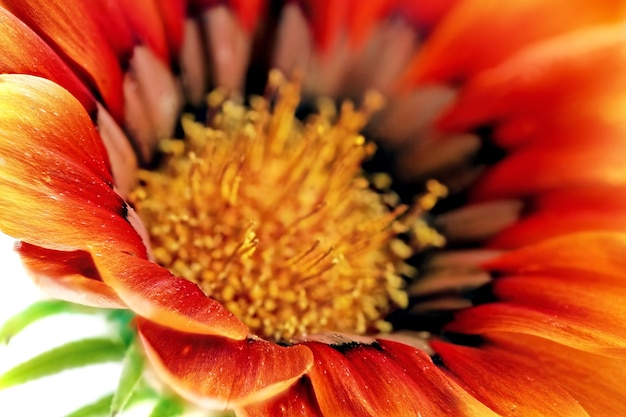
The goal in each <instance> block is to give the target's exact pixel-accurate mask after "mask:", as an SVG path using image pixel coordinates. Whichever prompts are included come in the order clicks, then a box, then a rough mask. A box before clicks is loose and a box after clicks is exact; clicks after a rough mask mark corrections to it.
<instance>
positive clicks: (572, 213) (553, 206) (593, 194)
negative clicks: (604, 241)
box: [487, 186, 626, 249]
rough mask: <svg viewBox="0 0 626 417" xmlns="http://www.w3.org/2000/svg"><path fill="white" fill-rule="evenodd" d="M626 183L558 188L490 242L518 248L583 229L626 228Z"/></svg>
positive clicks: (531, 205) (619, 229) (492, 245)
mask: <svg viewBox="0 0 626 417" xmlns="http://www.w3.org/2000/svg"><path fill="white" fill-rule="evenodd" d="M623 191H624V190H623V187H610V186H607V187H593V188H574V189H569V188H568V189H564V190H554V191H551V192H549V193H547V194H544V195H540V196H538V197H537V198H535V199H533V200H532V201H531V203H530V204H529V206H530V210H532V211H531V213H529V214H528V215H527V216H526V217H524V218H522V219H521V220H519V221H518V222H516V223H515V224H514V225H512V226H510V227H508V228H507V229H505V230H504V231H502V232H501V233H499V234H498V235H497V236H496V237H495V238H493V239H491V240H490V241H489V243H488V244H487V246H489V247H491V248H498V249H502V248H515V247H521V246H528V245H530V244H532V243H536V242H539V241H541V240H543V239H546V238H550V237H555V236H560V235H565V234H568V233H575V232H583V231H597V232H599V231H619V232H626V194H624V192H623Z"/></svg>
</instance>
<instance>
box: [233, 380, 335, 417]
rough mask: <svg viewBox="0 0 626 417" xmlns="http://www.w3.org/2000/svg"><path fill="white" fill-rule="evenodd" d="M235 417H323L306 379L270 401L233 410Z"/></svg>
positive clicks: (309, 383)
mask: <svg viewBox="0 0 626 417" xmlns="http://www.w3.org/2000/svg"><path fill="white" fill-rule="evenodd" d="M235 414H236V415H237V417H257V416H266V417H282V416H289V417H323V416H324V414H322V412H321V411H320V409H319V406H318V405H317V400H316V399H315V393H314V392H313V387H312V386H311V382H310V381H309V379H308V378H306V377H304V378H302V379H300V381H298V382H297V383H296V384H295V385H293V386H292V387H290V388H289V389H288V390H286V391H285V392H283V393H282V394H279V395H277V396H275V397H273V398H271V399H268V400H265V401H263V402H260V403H256V404H252V405H250V406H248V407H245V408H242V409H238V410H235Z"/></svg>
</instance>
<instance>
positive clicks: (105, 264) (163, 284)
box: [90, 247, 248, 339]
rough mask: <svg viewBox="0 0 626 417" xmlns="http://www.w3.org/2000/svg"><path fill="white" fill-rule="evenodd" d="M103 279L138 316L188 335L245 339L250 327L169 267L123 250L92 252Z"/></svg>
mask: <svg viewBox="0 0 626 417" xmlns="http://www.w3.org/2000/svg"><path fill="white" fill-rule="evenodd" d="M90 252H91V255H92V257H93V261H94V263H95V264H96V267H97V268H98V271H99V272H100V274H101V275H102V280H103V281H104V282H105V283H106V284H107V285H109V286H110V287H111V288H113V289H114V290H115V292H116V293H117V294H118V295H119V297H120V298H121V299H122V300H124V302H125V303H126V304H127V305H128V306H129V307H130V309H131V310H133V311H134V312H136V313H137V314H138V315H140V316H143V317H146V318H149V319H150V320H152V321H154V322H156V323H159V324H161V325H163V326H168V327H171V328H173V329H177V330H180V331H184V332H190V333H198V334H204V335H220V336H224V337H228V338H231V339H244V338H245V337H246V335H247V334H248V328H247V327H246V326H245V325H244V324H243V323H242V322H241V321H239V319H237V318H236V317H235V316H234V315H233V314H232V313H230V312H229V311H228V310H227V309H226V308H225V307H224V306H223V305H222V304H220V303H218V302H217V301H215V300H213V299H211V298H209V297H207V296H206V295H204V293H203V292H202V291H201V290H200V288H199V287H198V286H197V285H196V284H194V283H192V282H190V281H187V280H185V279H182V278H178V277H176V276H174V275H172V274H171V273H170V272H168V271H167V270H166V269H165V268H163V267H161V266H159V265H157V264H155V263H153V262H150V261H148V260H146V259H142V258H138V257H136V256H132V255H129V254H126V253H123V252H119V251H103V250H101V249H100V248H98V247H94V248H92V250H91V251H90Z"/></svg>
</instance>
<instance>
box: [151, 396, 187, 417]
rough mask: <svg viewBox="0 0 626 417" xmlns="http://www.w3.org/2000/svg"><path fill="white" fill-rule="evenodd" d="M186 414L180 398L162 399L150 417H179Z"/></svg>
mask: <svg viewBox="0 0 626 417" xmlns="http://www.w3.org/2000/svg"><path fill="white" fill-rule="evenodd" d="M184 412H185V407H184V405H183V403H182V401H181V400H180V399H178V398H172V397H162V398H161V399H160V400H159V401H158V402H157V404H156V406H154V409H153V410H152V413H151V414H150V417H178V416H182V415H183V413H184Z"/></svg>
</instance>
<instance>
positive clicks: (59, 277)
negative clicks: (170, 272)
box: [17, 242, 126, 308]
mask: <svg viewBox="0 0 626 417" xmlns="http://www.w3.org/2000/svg"><path fill="white" fill-rule="evenodd" d="M17 251H18V252H19V254H20V257H21V259H22V262H23V264H24V267H25V268H26V270H27V271H28V273H29V275H30V276H31V277H32V278H33V280H34V281H35V283H36V284H37V285H38V286H39V287H40V288H41V289H42V290H44V291H45V292H46V294H48V295H49V296H51V297H54V298H58V299H61V300H66V301H71V302H73V303H78V304H83V305H88V306H93V307H102V308H126V304H124V302H123V301H122V300H120V298H119V297H118V296H117V294H115V292H114V291H113V290H112V289H111V287H109V286H108V285H106V284H105V283H103V282H102V281H101V280H100V274H99V273H98V271H97V270H96V267H95V265H94V264H93V261H92V260H91V256H90V255H89V254H88V253H85V252H83V251H75V252H60V251H53V250H50V249H44V248H40V247H38V246H33V245H29V244H28V243H23V242H22V243H21V244H20V245H19V247H18V248H17Z"/></svg>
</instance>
